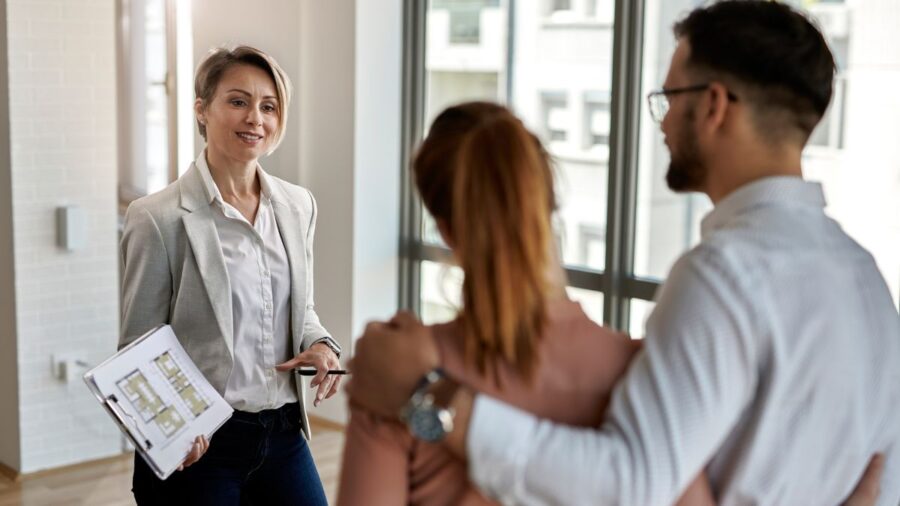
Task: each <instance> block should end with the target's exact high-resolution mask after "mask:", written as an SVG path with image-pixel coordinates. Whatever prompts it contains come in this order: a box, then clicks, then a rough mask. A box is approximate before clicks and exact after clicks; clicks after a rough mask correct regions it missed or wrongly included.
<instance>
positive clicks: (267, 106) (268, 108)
mask: <svg viewBox="0 0 900 506" xmlns="http://www.w3.org/2000/svg"><path fill="white" fill-rule="evenodd" d="M262 110H263V111H265V112H275V110H276V109H275V106H274V105H271V104H265V105H263V106H262Z"/></svg>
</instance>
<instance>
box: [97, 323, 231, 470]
mask: <svg viewBox="0 0 900 506" xmlns="http://www.w3.org/2000/svg"><path fill="white" fill-rule="evenodd" d="M84 382H85V384H86V385H87V387H88V389H90V391H91V393H93V394H94V397H96V398H97V401H98V402H99V403H100V404H101V405H102V406H103V408H104V409H105V410H106V412H107V413H108V414H109V416H110V418H112V420H113V421H114V422H115V423H116V425H117V426H118V427H119V429H120V430H121V431H122V433H123V434H125V436H126V437H127V438H128V439H129V440H130V441H131V444H133V445H134V448H135V451H137V453H138V454H139V455H140V456H141V457H142V458H143V459H144V461H145V462H147V465H148V466H149V467H150V469H152V470H153V472H154V473H155V474H156V476H157V477H159V479H161V480H165V479H166V478H168V477H169V476H171V475H172V473H173V472H175V470H176V469H177V468H178V466H179V465H181V463H182V462H183V461H184V458H185V456H187V454H188V452H189V451H190V449H191V445H192V444H193V441H194V439H195V438H196V437H197V436H199V435H205V436H206V437H207V438H211V437H212V435H213V433H214V432H215V431H216V430H218V429H219V427H221V426H222V424H224V423H225V421H227V420H228V419H229V418H230V417H231V414H232V413H233V412H234V410H233V409H232V408H231V406H230V405H228V403H227V402H226V401H225V399H223V398H222V396H221V395H220V394H219V393H218V392H217V391H216V390H215V389H214V388H213V387H212V385H210V384H209V382H208V381H206V378H205V377H204V376H203V374H202V373H201V372H200V370H199V369H198V368H197V366H196V365H195V364H194V363H193V362H192V361H191V359H190V357H189V356H188V354H187V352H185V351H184V348H182V346H181V344H180V343H179V342H178V338H177V337H176V336H175V333H174V332H173V331H172V327H171V326H169V325H160V326H158V327H156V328H154V329H152V330H150V331H149V332H147V333H146V334H144V335H142V336H141V337H139V338H138V339H136V340H135V341H134V342H132V343H131V344H129V345H128V346H126V347H125V348H123V349H121V350H120V351H119V352H118V353H116V354H115V355H113V356H112V357H110V358H108V359H106V360H105V361H104V362H103V363H101V364H100V365H98V366H97V367H94V368H93V369H91V370H90V371H88V372H87V373H85V375H84Z"/></svg>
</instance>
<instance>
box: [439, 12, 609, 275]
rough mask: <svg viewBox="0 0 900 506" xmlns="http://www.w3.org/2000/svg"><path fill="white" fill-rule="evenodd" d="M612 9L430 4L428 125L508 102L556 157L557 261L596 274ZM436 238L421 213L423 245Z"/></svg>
mask: <svg viewBox="0 0 900 506" xmlns="http://www.w3.org/2000/svg"><path fill="white" fill-rule="evenodd" d="M614 3H615V2H614V1H613V0H590V1H587V0H580V1H579V0H573V1H571V2H559V1H557V0H519V1H517V2H516V4H515V5H516V8H515V11H514V12H515V16H514V19H510V18H509V15H508V11H507V5H508V4H509V3H508V2H500V1H498V0H494V1H489V0H456V1H451V0H432V1H431V3H430V4H429V9H428V13H427V16H428V19H427V26H426V30H427V35H426V41H427V42H426V44H427V47H426V50H425V55H426V56H425V60H426V63H425V67H426V68H425V71H426V99H425V102H426V106H425V111H424V114H425V118H424V120H425V124H426V125H428V124H430V122H431V121H432V120H433V118H434V116H435V115H436V114H438V113H439V112H440V111H441V110H443V109H444V108H445V107H447V106H449V105H451V104H455V103H459V102H462V101H467V100H490V101H499V102H506V103H507V104H509V105H510V106H511V107H512V108H513V109H514V110H515V111H516V113H517V114H519V115H520V116H521V117H522V118H523V119H524V121H525V123H526V124H527V125H528V127H529V128H530V129H531V130H532V131H534V132H535V133H536V134H538V135H539V136H540V138H541V140H542V141H543V142H544V143H545V144H546V146H547V147H548V149H549V150H550V153H551V154H552V155H553V157H554V160H555V164H556V170H557V188H556V190H557V196H558V200H559V204H560V208H559V213H558V216H557V219H556V220H555V223H556V225H557V236H558V238H559V241H560V245H561V250H562V258H563V261H564V262H565V263H567V264H570V265H578V266H583V267H590V268H593V269H597V270H602V269H603V267H604V264H605V258H606V181H607V163H608V159H609V125H610V115H609V110H610V88H611V83H612V76H611V73H612V31H613V26H612V20H613V9H614ZM476 21H477V23H476ZM510 33H511V34H512V38H511V40H510V38H509V34H510ZM426 214H427V213H426ZM436 232H437V231H436V227H435V226H434V223H433V222H432V220H431V217H430V216H426V217H425V219H423V226H422V237H423V240H424V241H426V242H431V243H437V244H442V241H441V240H440V236H439V234H437V233H436Z"/></svg>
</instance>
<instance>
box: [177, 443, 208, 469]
mask: <svg viewBox="0 0 900 506" xmlns="http://www.w3.org/2000/svg"><path fill="white" fill-rule="evenodd" d="M206 450H209V440H208V439H206V436H197V439H194V444H193V446H191V451H190V452H189V453H188V454H187V457H185V458H184V462H182V463H181V465H180V466H178V470H179V471H183V470H184V469H185V468H186V467H190V466H191V464H193V463H195V462H197V461H198V460H200V457H202V456H203V454H204V453H206Z"/></svg>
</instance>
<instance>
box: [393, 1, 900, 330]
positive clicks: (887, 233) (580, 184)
mask: <svg viewBox="0 0 900 506" xmlns="http://www.w3.org/2000/svg"><path fill="white" fill-rule="evenodd" d="M452 3H453V2H449V1H438V0H434V1H432V2H430V3H426V2H409V3H408V4H407V5H408V12H407V21H408V26H409V31H408V34H407V46H408V47H407V53H406V54H407V61H406V74H407V90H406V91H407V93H406V97H407V104H406V127H407V128H406V140H407V144H408V145H407V147H406V154H407V156H408V155H409V153H411V151H412V149H413V147H414V146H415V145H416V144H417V143H418V142H419V141H420V140H421V138H422V137H423V135H424V134H425V129H426V128H427V125H428V124H429V123H430V122H431V120H432V119H433V118H434V116H435V115H436V114H437V113H438V112H440V110H441V109H443V108H444V107H446V106H447V105H449V104H452V103H457V102H460V101H464V100H475V99H485V100H495V101H499V102H503V103H506V104H507V105H509V106H510V107H511V108H512V109H513V110H514V111H515V112H516V113H517V114H518V115H519V116H520V117H522V118H523V119H524V120H525V122H526V124H527V125H528V126H529V128H530V129H531V130H532V131H534V132H535V133H537V134H538V135H539V136H540V137H541V139H542V141H543V142H544V143H545V145H546V146H547V147H548V149H549V150H550V152H551V154H552V156H553V158H554V160H555V163H556V171H557V188H556V190H557V195H558V200H559V202H560V209H559V211H558V213H557V215H556V216H555V219H554V224H555V227H556V236H557V238H558V243H559V244H558V246H559V251H560V253H561V258H562V259H563V261H564V263H565V264H566V269H567V273H568V277H569V283H570V285H571V287H570V291H569V293H570V296H571V297H572V298H574V299H576V300H579V301H580V302H581V303H582V305H583V306H584V307H585V309H586V311H587V312H588V314H589V315H591V316H592V317H593V318H595V319H596V320H598V321H601V320H602V321H603V322H604V323H606V324H609V325H612V326H614V327H616V328H620V329H623V330H628V331H630V332H632V333H633V334H635V335H636V336H640V335H642V333H643V323H644V321H645V319H646V317H647V315H648V314H649V313H650V311H651V310H652V308H653V303H652V300H653V295H654V292H655V290H656V288H657V287H658V286H659V284H660V283H661V282H662V280H663V279H664V278H665V275H666V273H667V272H668V269H669V268H670V267H671V264H672V262H673V261H674V260H675V258H677V256H678V255H680V254H681V253H683V252H684V251H686V250H687V249H688V248H690V247H691V246H692V245H694V244H696V243H697V241H698V240H699V222H700V220H701V219H702V217H703V216H704V214H705V213H706V212H708V211H709V210H710V209H711V204H710V203H709V200H708V199H707V198H706V197H705V196H703V195H697V194H693V195H676V194H674V193H672V192H671V191H669V190H668V189H667V188H666V186H665V179H664V175H665V171H666V169H667V166H668V152H667V150H666V148H665V146H664V145H663V143H662V136H661V134H660V132H659V129H658V126H657V125H656V124H655V123H654V122H652V120H650V118H649V116H648V113H647V112H646V110H645V108H644V103H645V102H644V95H645V94H646V93H647V92H648V91H649V90H651V89H654V88H657V87H659V86H660V85H661V83H662V81H663V80H664V78H665V72H666V70H667V67H668V63H669V58H670V57H671V54H672V51H673V50H674V46H675V41H674V39H673V35H672V30H671V27H672V24H673V23H674V22H675V21H676V20H677V19H678V18H679V17H681V16H682V15H683V14H684V13H686V12H687V11H688V10H689V9H691V8H693V7H695V6H697V5H700V4H702V3H703V2H701V1H698V0H671V1H670V0H645V1H644V2H632V1H624V0H620V1H618V2H613V1H611V0H606V1H604V0H596V1H595V0H571V1H566V2H559V1H556V0H515V1H513V0H501V1H499V2H460V4H463V3H465V4H466V5H467V6H469V7H470V8H471V7H472V6H473V5H476V4H478V5H477V8H478V10H479V12H478V15H477V19H478V20H479V25H478V27H477V29H476V28H474V27H471V28H470V29H469V31H470V32H471V33H478V37H477V40H475V39H473V38H472V37H469V38H466V40H462V39H461V38H459V37H455V36H454V35H453V34H454V28H453V25H452V23H453V21H452V11H453V8H452V7H450V4H452ZM798 4H799V5H798V6H799V7H801V8H803V9H806V10H807V11H808V12H809V13H810V15H811V16H812V17H813V18H815V20H816V21H817V22H818V23H819V24H820V25H821V26H822V28H823V30H824V32H825V33H826V36H827V37H828V40H829V43H830V44H831V45H832V47H833V49H834V52H835V54H836V57H837V60H838V62H839V66H840V69H839V70H840V72H839V76H838V79H837V84H836V88H835V98H834V100H833V103H832V105H831V107H830V109H829V112H828V114H827V117H826V118H825V119H824V120H823V122H822V124H821V125H820V127H819V128H818V129H817V131H816V133H815V134H814V136H813V139H812V140H811V142H810V145H809V147H808V149H807V151H806V152H805V153H804V166H805V170H806V175H807V177H808V178H810V179H813V180H818V181H822V183H823V185H824V186H825V191H826V196H827V197H828V200H829V207H828V212H829V213H830V214H831V215H832V216H833V217H835V218H836V219H837V220H838V221H839V222H841V224H842V225H843V226H844V227H845V229H846V230H847V231H848V232H849V233H850V234H851V235H852V236H854V237H855V238H856V239H857V240H859V241H860V242H861V243H862V244H863V245H864V246H865V247H867V248H868V249H869V250H870V251H872V252H873V254H874V255H875V257H876V260H877V261H878V263H879V267H880V268H881V269H882V272H883V273H884V275H885V277H886V278H887V280H888V283H889V285H890V287H891V291H892V293H893V296H894V298H895V300H896V299H897V298H898V291H900V144H898V143H896V142H892V141H890V140H889V139H891V138H897V137H898V136H900V101H898V100H897V99H896V98H895V97H896V93H894V92H893V91H892V90H896V89H897V88H898V85H900V50H898V51H886V50H885V49H884V48H885V47H900V35H897V34H896V33H895V31H894V30H892V29H891V28H890V23H888V22H887V20H888V19H890V18H889V16H888V14H889V12H888V11H890V10H891V7H889V6H888V2H884V1H883V2H869V3H846V4H845V3H844V2H815V1H811V0H806V1H803V2H798ZM474 18H475V16H474V15H472V16H471V18H470V19H474ZM855 34H856V35H855ZM861 34H866V35H867V36H866V37H863V36H861ZM886 41H887V42H886ZM891 41H894V42H896V43H890V44H888V42H891ZM885 44H887V45H885ZM404 179H407V180H408V178H404ZM404 194H405V198H406V200H407V204H406V205H405V210H406V213H405V216H404V231H403V233H404V269H403V272H404V276H403V280H402V290H401V293H402V294H403V300H401V304H402V305H403V306H406V307H411V308H413V309H415V310H417V311H419V312H420V314H421V315H422V316H423V318H424V319H426V320H427V321H438V320H443V319H447V318H449V317H452V315H453V314H454V312H455V307H456V305H457V304H458V303H459V301H458V291H459V284H460V282H461V274H460V273H459V271H458V270H456V269H455V268H450V267H445V265H446V263H447V262H448V261H449V259H450V256H449V252H448V251H447V249H446V247H445V246H444V245H443V244H442V242H441V241H440V237H439V234H437V232H436V230H435V227H434V224H433V223H432V222H431V220H430V218H429V217H428V216H427V213H425V212H424V211H423V209H422V208H421V205H420V204H419V203H418V201H417V200H416V198H415V195H414V192H413V191H412V189H411V188H409V187H407V188H406V189H405V191H404Z"/></svg>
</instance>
